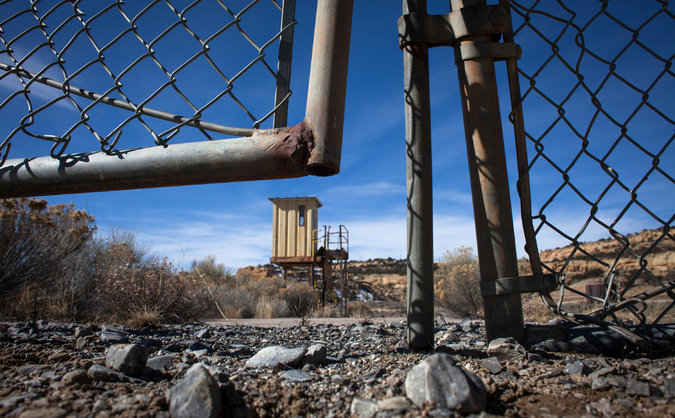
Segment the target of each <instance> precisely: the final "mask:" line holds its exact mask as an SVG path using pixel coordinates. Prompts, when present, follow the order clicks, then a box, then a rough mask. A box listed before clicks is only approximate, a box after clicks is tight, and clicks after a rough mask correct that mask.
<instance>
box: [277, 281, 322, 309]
mask: <svg viewBox="0 0 675 418" xmlns="http://www.w3.org/2000/svg"><path fill="white" fill-rule="evenodd" d="M280 293H281V297H282V298H283V299H284V300H285V301H286V304H287V305H288V309H289V310H290V313H291V316H295V317H299V318H300V317H305V316H307V315H309V314H310V313H311V312H312V310H313V309H314V307H315V306H316V305H317V303H318V302H319V298H318V297H317V295H316V292H315V291H314V288H313V287H312V286H311V285H310V284H309V283H304V282H297V283H290V284H289V285H288V287H287V288H286V289H282V290H281V292H280Z"/></svg>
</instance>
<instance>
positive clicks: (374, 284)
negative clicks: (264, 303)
mask: <svg viewBox="0 0 675 418" xmlns="http://www.w3.org/2000/svg"><path fill="white" fill-rule="evenodd" d="M660 235H661V231H660V230H656V229H650V230H644V231H642V232H639V233H634V234H629V235H627V236H626V238H627V239H628V241H629V242H630V245H631V248H633V250H634V251H635V252H636V253H642V252H644V251H645V250H647V249H648V248H649V246H651V245H652V244H653V243H654V242H655V241H656V239H657V238H658V237H659V236H660ZM581 248H582V249H583V250H585V251H587V252H589V253H591V254H594V255H595V256H597V257H599V258H601V259H602V260H603V261H604V262H606V263H610V264H611V263H613V261H614V258H615V257H616V255H617V254H618V253H619V252H620V251H621V250H622V248H621V245H620V244H619V243H618V242H617V241H616V240H614V239H609V238H608V239H601V240H598V241H594V242H585V243H582V244H581ZM573 250H574V247H573V246H571V245H570V246H566V247H563V248H556V249H552V250H544V251H541V253H540V256H541V260H542V261H543V262H544V263H546V264H548V265H551V266H553V267H554V268H559V267H560V266H562V264H563V263H564V262H565V260H566V259H567V257H568V256H569V255H570V254H572V251H573ZM645 259H646V260H647V263H648V265H649V268H650V270H651V271H652V272H653V273H655V274H657V275H659V276H663V277H672V276H673V274H675V273H674V272H675V270H674V269H673V265H674V264H675V242H673V240H671V239H669V238H666V239H664V240H662V241H661V242H659V243H658V244H657V245H656V246H655V247H654V248H652V250H651V252H650V255H648V256H647V257H645ZM638 268H639V259H638V258H637V257H635V256H633V255H630V256H624V257H622V258H621V260H620V261H619V263H618V264H617V271H618V272H619V273H631V272H632V271H635V270H636V269H638ZM519 269H520V273H521V274H529V261H528V260H527V259H521V260H519ZM241 271H246V272H248V273H249V274H250V275H251V277H256V278H260V277H265V275H266V274H268V271H269V266H263V267H246V268H244V269H241ZM348 271H349V277H350V279H351V280H352V281H353V282H354V284H355V285H356V286H355V287H356V289H355V290H357V293H358V290H359V289H360V290H361V293H360V294H361V296H363V295H372V299H374V300H376V301H390V302H397V303H404V302H405V293H406V261H405V260H396V259H393V258H386V259H383V258H377V259H373V260H366V261H358V260H351V261H349V270H348ZM566 273H567V275H568V276H569V277H570V278H574V277H580V278H582V277H583V278H589V277H596V276H597V277H599V276H600V275H601V274H603V273H604V268H603V266H602V265H601V264H599V263H597V262H596V261H593V260H592V259H590V258H589V257H588V256H587V255H585V254H584V253H583V252H582V251H577V252H576V253H575V254H574V256H573V257H572V261H571V262H570V264H569V265H568V266H567V268H566ZM277 274H278V271H277ZM305 275H306V272H305V270H301V269H300V270H296V271H295V272H292V273H290V274H289V277H291V278H293V279H296V280H297V279H303V278H304V276H305Z"/></svg>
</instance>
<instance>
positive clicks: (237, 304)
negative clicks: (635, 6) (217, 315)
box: [217, 286, 256, 318]
mask: <svg viewBox="0 0 675 418" xmlns="http://www.w3.org/2000/svg"><path fill="white" fill-rule="evenodd" d="M217 299H218V304H219V306H220V309H221V310H222V312H223V314H224V315H225V316H226V317H227V318H253V316H254V315H255V313H256V300H255V297H254V296H253V295H252V294H251V292H250V291H249V290H248V289H247V288H245V287H244V286H238V287H235V288H231V289H223V291H222V293H221V295H220V296H218V297H217Z"/></svg>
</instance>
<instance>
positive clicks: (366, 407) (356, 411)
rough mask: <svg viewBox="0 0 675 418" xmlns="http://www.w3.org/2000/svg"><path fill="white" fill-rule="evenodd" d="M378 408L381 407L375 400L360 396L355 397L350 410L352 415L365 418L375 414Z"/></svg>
mask: <svg viewBox="0 0 675 418" xmlns="http://www.w3.org/2000/svg"><path fill="white" fill-rule="evenodd" d="M378 410H379V408H378V406H377V404H376V403H375V402H373V401H369V400H366V399H360V398H354V400H353V401H352V404H351V406H350V407H349V412H350V413H351V414H352V415H356V416H357V417H364V418H370V417H373V416H375V414H377V411H378Z"/></svg>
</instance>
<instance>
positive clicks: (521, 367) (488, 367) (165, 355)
mask: <svg viewBox="0 0 675 418" xmlns="http://www.w3.org/2000/svg"><path fill="white" fill-rule="evenodd" d="M277 322H278V323H272V324H261V323H257V325H258V326H250V325H246V324H245V323H244V321H236V322H232V323H222V322H211V323H204V324H187V325H181V326H163V327H160V328H154V329H142V330H131V329H123V328H113V327H109V326H102V327H97V326H91V325H86V324H59V323H45V322H41V321H38V322H36V323H1V324H0V416H12V417H24V418H25V417H61V416H83V417H84V416H87V417H89V416H97V417H108V416H123V417H124V416H169V415H170V413H169V402H168V401H167V389H170V388H172V387H175V386H176V384H177V382H178V381H179V380H180V379H181V378H182V377H183V376H184V375H185V373H186V371H187V370H188V369H189V368H190V366H191V365H193V364H195V363H204V364H205V365H208V366H209V368H210V370H215V371H216V372H217V373H216V374H218V376H219V379H220V388H221V392H222V393H223V394H224V395H226V397H225V400H224V401H223V406H224V414H225V415H226V416H247V415H249V416H275V417H276V416H350V415H352V413H354V414H361V415H362V416H372V415H375V414H376V415H377V416H452V415H455V414H457V413H456V412H453V411H451V410H448V409H442V408H438V407H437V406H436V405H434V404H433V403H425V404H422V405H419V406H418V405H415V404H414V403H412V401H410V400H409V399H408V398H406V386H405V380H406V376H407V374H408V372H409V371H410V369H411V368H412V367H413V366H414V365H416V364H417V363H419V362H420V361H421V360H423V359H425V358H427V357H429V356H430V354H431V353H413V352H409V351H408V350H407V349H406V345H405V344H404V342H403V341H404V337H405V324H404V322H403V321H400V320H392V319H381V320H379V321H374V320H371V321H365V320H364V321H360V322H357V323H353V321H351V322H352V323H350V322H349V321H347V322H343V321H331V320H326V321H314V322H312V323H309V324H305V323H301V321H299V320H297V319H296V320H294V321H290V320H289V321H277ZM330 322H335V323H330ZM261 325H265V326H261ZM126 342H129V343H135V344H138V345H141V346H143V347H144V350H145V352H146V353H147V354H148V355H149V359H148V360H147V365H146V366H147V367H146V368H145V369H144V371H143V372H142V373H140V374H139V375H138V376H137V377H131V376H129V375H127V374H124V373H121V372H116V371H113V370H111V369H109V368H106V367H104V366H105V365H106V350H108V351H110V350H111V349H110V347H111V346H113V345H115V344H118V343H126ZM577 342H578V341H577ZM314 344H322V345H324V346H325V347H326V349H327V357H326V359H325V360H323V359H322V360H321V361H319V362H318V364H316V365H315V364H311V363H310V364H306V365H305V366H304V367H300V366H297V368H298V369H302V371H303V372H304V373H295V372H293V373H287V372H288V369H289V368H288V367H276V368H257V367H246V366H245V363H246V361H247V360H249V359H250V358H251V357H252V356H253V355H255V354H256V353H257V352H258V351H259V350H261V349H263V348H265V347H269V346H275V345H278V346H283V347H288V348H296V347H304V348H307V347H309V346H311V345H314ZM614 348H615V349H616V350H615V352H614V356H613V357H612V356H606V355H602V354H598V353H593V351H594V350H593V349H589V348H588V345H583V344H578V343H575V342H574V341H569V342H567V345H564V344H556V342H555V341H543V342H542V343H539V344H535V345H533V346H529V347H528V348H527V350H525V349H524V348H523V347H521V346H513V347H511V349H509V350H507V352H506V356H507V357H508V358H501V360H500V359H499V358H497V357H494V356H492V355H490V356H488V353H487V343H486V341H485V337H484V326H483V323H482V322H480V321H469V320H464V321H461V322H459V323H445V322H443V323H442V324H439V325H438V326H437V332H436V350H435V351H436V352H440V353H447V354H449V355H450V356H452V358H453V359H454V360H455V362H456V364H457V365H459V366H461V367H463V368H464V369H465V370H467V371H470V372H473V373H475V374H476V375H477V376H478V377H479V378H480V379H481V380H482V382H483V384H484V385H485V388H486V390H487V406H486V407H485V411H484V412H482V413H481V414H483V415H490V414H493V415H506V416H584V415H585V416H598V417H600V416H675V406H674V405H673V400H672V398H673V396H674V395H675V358H674V357H673V356H672V354H673V353H672V351H671V352H670V353H669V355H667V356H663V355H661V356H656V355H652V356H645V355H625V353H624V352H623V351H622V348H621V347H618V348H617V347H614ZM563 349H564V350H565V351H567V352H561V351H560V350H563ZM574 349H576V350H577V351H585V353H579V352H575V353H572V352H569V351H570V350H574ZM369 401H372V402H369ZM362 405H366V406H367V408H365V409H364V408H361V407H360V406H362Z"/></svg>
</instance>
